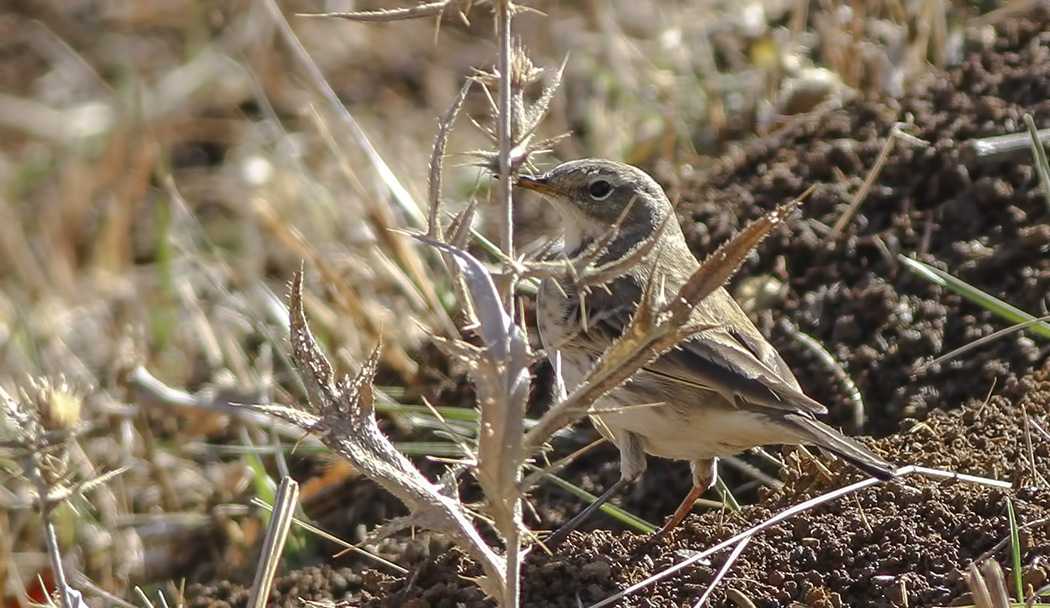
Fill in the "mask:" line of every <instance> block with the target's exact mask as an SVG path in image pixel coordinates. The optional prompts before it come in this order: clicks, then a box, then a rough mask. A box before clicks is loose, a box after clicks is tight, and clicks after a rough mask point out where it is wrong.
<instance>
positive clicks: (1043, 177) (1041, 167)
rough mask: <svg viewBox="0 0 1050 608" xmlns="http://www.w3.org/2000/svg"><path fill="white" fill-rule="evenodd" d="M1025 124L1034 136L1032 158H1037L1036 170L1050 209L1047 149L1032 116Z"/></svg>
mask: <svg viewBox="0 0 1050 608" xmlns="http://www.w3.org/2000/svg"><path fill="white" fill-rule="evenodd" d="M1024 124H1025V126H1027V127H1028V133H1029V134H1030V135H1031V136H1032V156H1033V157H1035V158H1034V160H1035V170H1036V172H1038V173H1039V181H1040V182H1041V183H1042V184H1043V196H1044V197H1045V198H1046V206H1047V208H1050V162H1048V161H1047V160H1046V148H1045V147H1044V146H1043V142H1042V141H1041V140H1040V139H1039V130H1038V129H1036V128H1035V121H1034V120H1032V115H1031V114H1025V115H1024Z"/></svg>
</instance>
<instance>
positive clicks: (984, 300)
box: [897, 255, 1050, 339]
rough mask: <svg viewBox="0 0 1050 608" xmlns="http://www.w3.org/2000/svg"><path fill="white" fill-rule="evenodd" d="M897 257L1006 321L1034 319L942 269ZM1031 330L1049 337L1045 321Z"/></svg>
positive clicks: (906, 264) (927, 278)
mask: <svg viewBox="0 0 1050 608" xmlns="http://www.w3.org/2000/svg"><path fill="white" fill-rule="evenodd" d="M897 259H898V260H900V262H901V263H902V264H904V266H905V267H906V268H907V269H908V270H910V271H912V272H914V273H915V274H917V275H919V276H920V277H922V278H924V279H926V280H927V281H929V282H931V283H933V284H934V285H939V286H941V287H944V288H946V289H948V290H949V291H951V292H953V293H956V294H958V295H960V296H962V297H963V298H965V299H967V300H969V301H971V302H973V303H974V304H977V305H978V306H980V307H981V308H984V309H985V310H987V311H990V312H992V313H994V314H996V315H998V316H1000V317H1002V318H1004V319H1006V320H1008V321H1011V322H1013V323H1027V322H1031V321H1035V320H1036V318H1035V317H1034V316H1032V315H1030V314H1028V313H1026V312H1025V311H1023V310H1021V309H1020V308H1017V307H1016V306H1012V305H1010V304H1007V303H1006V302H1003V301H1002V300H1000V299H999V298H997V297H995V296H993V295H991V294H989V293H987V292H984V291H981V290H980V289H977V288H976V287H974V286H972V285H970V284H968V283H964V282H963V281H961V280H959V279H957V278H955V277H953V276H952V275H950V274H948V273H947V272H944V271H943V270H940V269H937V268H934V267H933V266H930V265H929V264H924V263H922V262H920V261H918V260H915V259H912V258H909V257H906V256H904V255H898V256H897ZM1031 330H1032V331H1033V332H1035V333H1037V334H1039V335H1040V336H1042V337H1044V338H1047V339H1050V325H1048V324H1046V323H1039V322H1036V323H1033V324H1032V326H1031Z"/></svg>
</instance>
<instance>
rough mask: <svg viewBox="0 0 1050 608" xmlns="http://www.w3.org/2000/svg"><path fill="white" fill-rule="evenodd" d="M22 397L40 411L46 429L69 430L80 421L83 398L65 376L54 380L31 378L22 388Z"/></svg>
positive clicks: (42, 424) (41, 423)
mask: <svg viewBox="0 0 1050 608" xmlns="http://www.w3.org/2000/svg"><path fill="white" fill-rule="evenodd" d="M22 398H23V401H24V402H25V403H26V404H32V406H33V407H35V408H36V410H37V412H39V416H40V425H41V426H42V427H43V428H44V430H45V431H59V432H69V431H72V430H74V429H75V428H76V426H77V423H79V422H80V408H81V405H82V403H83V399H82V397H81V396H80V395H78V394H77V393H76V391H74V390H73V388H72V387H71V386H70V385H69V384H68V383H67V382H66V380H65V378H62V377H59V378H58V379H57V380H55V381H53V382H52V381H51V380H48V379H47V378H40V379H31V380H30V383H29V386H28V387H27V388H24V389H22Z"/></svg>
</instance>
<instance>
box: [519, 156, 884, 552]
mask: <svg viewBox="0 0 1050 608" xmlns="http://www.w3.org/2000/svg"><path fill="white" fill-rule="evenodd" d="M516 184H517V185H518V186H519V187H522V188H525V189H527V190H532V191H535V192H538V193H540V194H541V195H543V196H544V197H545V198H546V199H548V200H549V201H550V202H551V203H552V204H553V206H554V207H555V208H556V209H557V210H558V211H559V212H560V215H561V217H562V220H563V224H564V245H563V248H562V255H563V256H564V257H566V258H568V259H569V260H573V259H578V258H579V256H587V255H590V256H594V255H595V248H596V247H600V249H599V251H600V253H599V254H598V256H597V259H596V260H594V262H593V263H594V264H595V265H596V266H602V265H605V264H610V263H613V262H616V261H617V260H621V261H622V260H623V259H624V258H625V256H632V255H633V256H635V257H637V252H638V251H639V247H640V244H641V243H645V242H646V241H647V240H649V239H654V238H655V239H656V240H655V241H653V242H652V243H651V245H652V247H651V248H650V249H649V251H648V253H646V254H645V255H644V256H642V257H640V258H638V260H637V261H636V263H633V264H625V265H624V266H626V268H624V269H623V270H622V273H621V274H619V275H617V276H615V277H613V278H611V280H608V282H607V283H606V284H605V285H604V286H599V287H595V288H591V289H583V290H582V291H583V293H581V288H580V285H579V281H578V280H574V279H573V278H572V277H570V276H553V277H547V278H544V279H543V280H542V281H541V284H540V288H539V292H538V295H537V298H536V318H537V327H538V330H539V334H540V340H541V342H542V345H543V348H544V351H545V352H546V354H547V357H548V358H549V359H551V361H552V362H554V361H555V360H557V361H558V362H559V363H560V365H556V369H557V367H560V371H561V374H562V379H563V380H564V383H565V385H566V387H567V389H568V390H570V391H571V390H573V389H574V388H575V387H576V386H578V385H580V384H581V383H582V382H583V381H584V380H585V379H586V377H587V374H588V372H589V371H590V370H591V369H592V367H593V366H594V364H595V362H596V361H597V360H598V358H599V357H601V355H602V354H603V353H604V352H605V351H606V350H607V349H608V348H609V347H610V346H611V345H612V344H613V343H614V341H615V340H616V339H617V338H619V337H620V336H621V335H622V333H623V331H624V329H625V327H627V325H628V324H629V323H630V321H631V319H632V317H633V315H634V312H635V310H636V309H637V307H638V305H639V302H640V301H641V298H642V297H643V293H645V292H646V289H647V288H648V287H647V286H650V285H657V286H660V287H657V289H662V291H663V300H664V301H670V300H671V298H672V297H673V296H674V295H675V294H677V293H678V290H679V289H680V288H681V287H682V285H683V284H684V283H685V282H686V281H687V280H688V279H689V277H690V276H691V275H692V274H693V272H694V271H696V269H697V268H699V266H700V264H699V262H698V261H697V259H696V258H695V257H694V256H693V253H692V251H691V250H690V249H689V246H688V245H687V243H686V240H685V236H684V234H683V232H682V229H681V227H680V226H679V224H678V222H677V220H676V218H675V216H674V208H673V207H672V205H671V203H670V201H669V200H668V198H667V195H666V194H665V193H664V191H663V189H662V188H661V187H660V185H659V184H657V183H656V181H655V180H654V179H653V178H652V177H650V176H649V175H648V174H647V173H645V172H644V171H642V170H641V169H638V168H637V167H633V166H631V165H627V164H623V163H619V162H615V161H610V160H604V159H594V158H588V159H580V160H572V161H568V162H564V163H562V164H559V165H557V166H556V167H554V168H553V169H551V170H550V171H548V172H547V173H545V174H542V175H539V176H530V175H520V176H518V178H517V180H516ZM654 235H655V236H654ZM595 243H598V245H595ZM689 321H690V323H691V324H693V325H694V326H696V327H700V328H703V329H701V330H700V331H699V332H697V333H695V334H693V335H691V336H690V337H688V338H686V339H685V340H683V341H682V342H680V343H678V344H677V345H676V346H675V347H673V348H672V349H670V350H668V351H666V352H665V353H663V354H662V355H660V356H659V357H657V358H656V359H655V360H653V361H652V362H650V363H649V364H647V365H645V366H643V367H642V368H641V369H639V370H638V371H637V372H635V373H634V375H632V376H631V377H630V378H629V379H628V380H627V381H626V382H625V383H623V384H621V385H619V386H618V387H616V388H614V389H612V390H610V391H608V392H606V393H605V394H604V395H603V396H602V397H600V398H599V399H598V400H597V401H596V402H595V403H594V404H593V406H592V408H591V414H590V418H591V421H592V422H593V424H594V425H595V427H596V428H597V429H598V431H599V432H600V433H601V434H602V435H603V436H604V437H605V438H606V439H608V440H610V441H611V442H612V443H613V444H615V445H616V447H617V448H618V449H619V452H620V479H619V480H618V481H617V482H616V483H615V484H614V485H613V486H612V487H610V488H609V489H608V490H607V491H606V492H605V493H603V494H602V496H600V497H599V498H598V500H597V501H595V502H594V503H592V504H591V505H590V506H589V507H588V508H587V509H585V510H584V511H583V512H581V513H580V514H579V515H577V516H576V517H575V518H573V519H572V520H571V521H570V522H569V523H567V524H565V525H564V526H563V527H562V528H561V529H559V530H558V531H557V532H556V533H555V534H554V535H552V536H551V537H549V538H548V542H549V543H550V542H560V540H563V539H564V538H565V537H566V536H567V535H568V532H570V531H571V530H572V529H574V528H575V527H576V526H577V525H578V524H579V523H580V522H582V521H583V520H584V519H585V518H586V517H587V516H589V515H590V514H591V513H593V511H594V510H596V509H597V507H598V506H599V505H601V504H602V503H603V502H604V501H605V500H607V499H608V498H609V497H611V496H612V495H614V494H615V493H616V492H617V491H619V490H620V489H621V488H622V487H623V486H625V485H626V484H629V483H632V482H634V481H635V480H637V479H638V478H639V477H641V475H642V474H643V473H644V472H645V469H646V465H647V462H646V461H647V456H646V455H647V454H648V455H652V456H656V457H662V458H668V459H674V460H685V461H688V462H689V463H690V466H691V469H692V474H693V488H692V490H691V491H690V493H689V494H688V495H687V496H686V497H685V500H684V501H683V502H682V504H681V506H679V507H678V509H677V510H676V511H675V513H674V514H673V515H672V516H671V518H670V519H669V520H668V521H667V523H666V524H665V525H664V527H663V528H662V529H661V530H660V533H661V534H663V533H666V532H668V531H669V530H671V529H673V528H675V527H676V526H677V525H678V524H679V523H680V522H681V520H682V519H684V517H685V516H686V515H687V514H688V513H689V511H690V510H691V508H692V506H693V504H694V503H695V502H696V499H697V498H699V497H700V495H701V494H702V493H703V492H704V491H706V490H707V489H709V488H710V487H712V486H713V485H714V483H715V481H716V480H717V461H718V459H719V458H722V457H728V456H732V455H735V454H738V453H740V452H743V451H745V450H747V449H750V448H754V447H758V446H763V445H773V444H791V445H798V444H806V445H816V446H819V447H820V448H823V449H825V450H828V451H830V452H832V453H834V454H837V455H838V456H840V457H842V458H843V459H845V460H846V461H848V462H850V463H851V464H853V465H854V466H856V467H857V468H859V469H860V470H862V471H864V472H865V473H868V474H870V475H872V476H874V477H877V478H879V479H882V480H888V479H891V478H893V477H894V476H895V474H896V467H895V466H894V465H893V464H891V463H890V462H889V461H888V460H886V459H885V458H883V457H882V456H879V455H878V454H876V453H875V452H873V451H872V450H871V449H869V448H867V447H865V446H863V445H861V444H860V443H858V442H856V441H854V440H853V439H850V438H849V437H846V436H845V435H843V434H842V433H841V432H839V431H837V430H835V429H834V428H832V427H831V426H829V425H827V424H825V423H824V422H821V421H820V420H818V418H817V416H818V415H821V414H824V413H826V412H827V408H826V407H824V406H823V405H822V404H821V403H819V402H818V401H816V400H814V399H812V398H811V397H809V396H807V395H806V394H805V393H804V392H803V391H802V389H801V388H800V386H799V383H798V380H797V379H796V378H795V375H794V374H793V373H792V371H791V368H790V367H789V366H788V364H787V363H786V362H785V361H784V359H783V358H782V357H781V356H780V354H779V353H778V352H777V350H776V349H775V348H774V347H773V345H772V344H770V343H769V342H768V341H767V340H766V338H765V337H764V336H763V335H762V333H761V332H760V331H759V330H758V328H757V327H755V325H754V324H753V323H752V322H751V320H750V319H749V318H748V317H747V315H746V314H745V313H744V311H743V310H742V309H741V308H740V306H739V305H738V304H737V302H736V301H735V300H734V299H733V297H732V296H731V295H730V294H729V292H728V291H726V289H725V288H724V287H720V288H718V289H717V290H715V291H714V292H713V293H711V294H710V295H709V296H708V297H707V298H706V299H704V300H703V301H701V302H700V303H699V304H698V305H697V306H696V307H694V308H693V310H692V311H691V312H690V318H689ZM555 537H557V540H555Z"/></svg>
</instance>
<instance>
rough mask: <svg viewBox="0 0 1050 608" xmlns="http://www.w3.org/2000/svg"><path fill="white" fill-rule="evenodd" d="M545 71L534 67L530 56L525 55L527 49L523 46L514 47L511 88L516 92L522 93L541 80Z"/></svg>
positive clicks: (516, 45) (511, 58) (511, 59)
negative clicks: (540, 76) (541, 75)
mask: <svg viewBox="0 0 1050 608" xmlns="http://www.w3.org/2000/svg"><path fill="white" fill-rule="evenodd" d="M542 72H543V70H541V69H539V68H537V67H536V66H534V65H532V61H531V60H529V56H528V55H526V54H525V48H524V47H522V46H521V44H520V43H519V44H515V45H514V51H513V52H512V53H511V57H510V86H511V88H512V89H514V90H515V91H522V90H524V89H525V88H526V87H528V86H529V85H530V84H532V83H533V82H535V81H536V79H537V78H539V75H540V74H541V73H542Z"/></svg>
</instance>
